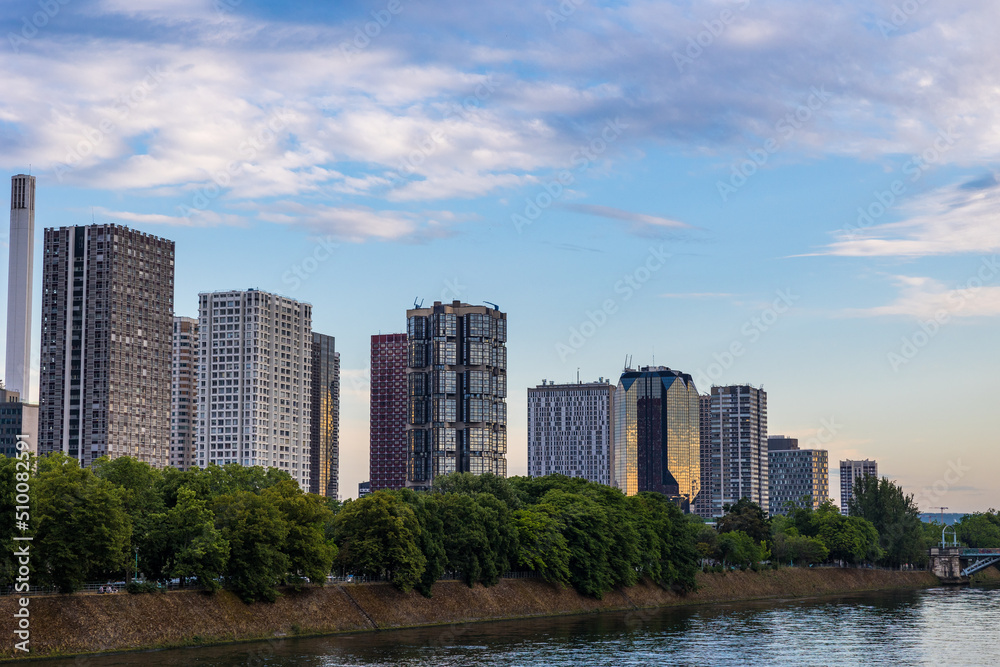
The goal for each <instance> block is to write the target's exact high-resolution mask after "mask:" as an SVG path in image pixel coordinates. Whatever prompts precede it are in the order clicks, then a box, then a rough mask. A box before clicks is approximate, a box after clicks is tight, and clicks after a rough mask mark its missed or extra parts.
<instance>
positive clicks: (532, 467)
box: [528, 378, 615, 484]
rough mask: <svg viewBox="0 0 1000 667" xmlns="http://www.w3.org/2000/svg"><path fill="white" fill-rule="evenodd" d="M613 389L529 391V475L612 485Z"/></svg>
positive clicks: (592, 385)
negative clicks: (580, 479) (562, 476)
mask: <svg viewBox="0 0 1000 667" xmlns="http://www.w3.org/2000/svg"><path fill="white" fill-rule="evenodd" d="M614 393H615V386H614V385H612V384H608V382H606V381H605V380H604V378H599V379H598V381H597V382H588V383H586V384H584V383H580V382H577V383H576V384H555V383H550V382H547V381H546V380H542V384H540V385H538V386H537V387H535V388H534V389H532V388H529V389H528V475H530V476H531V477H542V476H543V475H566V476H567V477H582V478H584V479H586V480H589V481H591V482H597V483H599V484H611V431H612V422H611V406H612V401H613V399H614Z"/></svg>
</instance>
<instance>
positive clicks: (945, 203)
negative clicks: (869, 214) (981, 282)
mask: <svg viewBox="0 0 1000 667" xmlns="http://www.w3.org/2000/svg"><path fill="white" fill-rule="evenodd" d="M877 210H879V209H876V211H877ZM998 211H1000V184H998V183H997V182H996V180H995V179H994V178H993V177H992V176H990V177H988V178H986V179H981V180H979V181H977V182H974V183H966V184H963V185H957V186H956V185H952V186H948V187H945V188H940V189H938V190H934V191H931V192H929V193H927V194H925V195H922V196H920V197H918V198H916V199H915V200H914V201H913V202H912V203H910V204H909V205H906V206H905V207H904V208H903V212H904V215H906V219H905V220H903V221H901V222H894V223H888V224H882V225H875V226H872V227H869V228H866V227H864V225H865V224H866V222H867V220H869V219H870V218H859V220H861V222H860V223H859V224H858V226H856V227H855V228H854V229H849V230H846V231H844V232H841V233H839V234H838V240H837V241H835V242H834V243H832V244H830V245H829V246H828V247H827V248H826V249H825V250H824V251H822V252H820V253H818V254H828V255H841V256H848V257H879V256H906V257H922V256H928V255H954V254H963V253H975V254H983V253H989V252H998V251H1000V213H998Z"/></svg>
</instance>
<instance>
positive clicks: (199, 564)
mask: <svg viewBox="0 0 1000 667" xmlns="http://www.w3.org/2000/svg"><path fill="white" fill-rule="evenodd" d="M15 463H16V462H15V460H14V459H2V458H0V484H2V489H0V543H2V544H3V547H4V549H3V555H2V557H0V585H9V584H11V583H13V582H14V580H15V564H14V561H13V559H11V557H10V555H11V554H12V552H13V541H12V540H13V536H14V535H15V534H18V533H19V531H18V530H17V525H16V524H15V522H14V515H15V514H14V507H15V486H16V480H17V478H16V474H17V473H16V472H15ZM36 464H37V470H36V472H35V474H33V475H32V477H31V480H30V486H31V493H30V496H31V509H30V514H31V526H32V528H33V532H34V542H33V543H32V544H33V557H32V570H33V572H32V583H33V584H35V585H47V586H55V587H57V588H58V589H59V590H60V591H62V592H67V593H69V592H73V591H75V590H79V589H80V587H81V586H82V585H83V584H84V583H86V582H89V581H106V580H109V579H118V578H120V577H121V576H122V575H123V573H124V574H127V573H130V572H131V571H132V570H138V571H140V572H142V573H144V574H145V576H146V577H147V578H148V579H153V580H158V581H164V580H170V579H174V578H180V579H188V578H190V579H194V580H196V581H197V582H198V583H200V584H201V585H202V586H204V587H205V588H208V589H210V590H214V589H216V588H218V587H220V586H224V587H225V588H227V589H230V590H233V591H235V592H236V593H238V594H239V595H240V596H241V597H242V598H243V599H245V600H261V599H262V600H273V599H274V598H275V596H276V594H277V588H278V586H280V585H282V584H285V585H297V584H300V583H303V582H307V581H309V582H314V583H323V582H325V580H326V577H327V575H328V574H329V573H331V571H339V572H341V573H343V574H358V575H365V576H373V577H384V578H387V579H388V580H390V581H392V582H393V583H394V584H395V585H396V586H398V587H399V588H400V589H402V590H409V589H412V588H416V589H417V590H419V591H420V592H422V593H424V594H425V595H430V591H431V586H432V584H433V583H434V582H435V581H437V580H438V579H439V578H440V577H441V576H442V574H443V573H444V572H446V571H448V572H454V573H458V574H459V576H460V577H461V578H462V579H463V580H464V581H465V582H467V583H468V584H469V585H473V584H474V583H477V582H478V583H482V584H484V585H487V586H489V585H493V584H495V583H497V582H498V581H499V579H500V578H501V577H502V576H503V575H504V574H505V573H506V572H508V571H510V570H522V571H533V572H537V573H539V574H540V575H541V576H543V577H545V578H546V579H547V580H549V581H552V582H555V583H558V584H561V585H569V586H573V587H574V588H576V589H577V590H578V591H580V592H581V593H584V594H587V595H592V596H596V597H600V596H601V595H603V594H604V593H606V592H607V591H609V590H611V589H613V588H615V587H618V586H629V585H632V584H634V583H636V582H637V581H638V580H639V579H640V578H641V577H648V578H650V579H652V580H653V581H656V582H659V583H661V584H663V585H664V586H672V587H675V588H676V589H678V590H690V589H691V588H693V586H694V575H695V572H696V571H697V568H698V554H697V552H696V551H695V549H694V541H693V536H692V533H691V531H690V529H689V523H688V521H687V520H686V519H685V517H684V515H683V514H682V513H681V511H680V510H679V509H678V508H677V507H676V506H675V505H674V504H673V503H671V502H669V501H668V500H667V499H666V498H665V497H663V496H660V495H658V494H640V495H638V496H635V497H631V498H627V497H626V496H624V495H623V494H622V493H621V492H619V491H617V490H615V489H612V488H610V487H607V486H603V485H600V484H592V483H588V482H585V481H583V480H579V479H569V478H565V477H547V478H538V479H529V478H514V479H510V480H508V479H504V478H499V477H495V476H492V475H485V476H473V475H469V474H458V475H449V476H446V477H442V478H439V479H438V480H437V481H436V485H435V489H434V492H433V493H415V492H413V491H409V490H402V491H393V492H378V493H375V494H372V495H371V496H368V497H366V498H363V499H361V500H356V501H348V502H347V503H345V504H344V505H343V506H341V505H340V504H339V503H338V502H337V501H335V500H328V499H325V498H322V497H320V496H316V495H311V494H307V493H303V492H302V491H301V490H300V489H299V488H298V486H297V485H296V484H295V482H294V481H293V480H292V479H291V478H290V477H289V475H288V474H286V473H284V472H282V471H278V470H273V469H272V470H267V471H265V470H264V469H262V468H259V467H257V468H251V467H243V466H238V465H227V466H223V467H219V466H209V467H208V468H205V469H193V470H190V471H187V472H180V471H178V470H176V469H173V468H167V469H164V470H158V469H155V468H152V467H151V466H149V465H148V464H145V463H140V462H138V461H136V460H134V459H131V458H129V457H121V458H117V459H114V460H107V459H102V460H100V461H98V462H97V463H96V464H95V466H94V468H93V469H92V470H91V469H81V468H80V467H79V465H78V464H77V462H76V461H75V460H74V459H70V458H68V457H66V456H63V455H61V454H56V455H52V456H47V457H43V458H40V459H38V460H37V462H36Z"/></svg>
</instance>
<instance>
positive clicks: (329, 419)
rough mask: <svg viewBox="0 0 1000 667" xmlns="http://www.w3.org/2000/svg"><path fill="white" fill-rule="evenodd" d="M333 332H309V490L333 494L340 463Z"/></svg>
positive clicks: (337, 365)
mask: <svg viewBox="0 0 1000 667" xmlns="http://www.w3.org/2000/svg"><path fill="white" fill-rule="evenodd" d="M335 343H336V341H335V340H334V338H333V336H327V335H326V334H321V333H316V332H315V331H314V332H312V387H311V390H312V396H311V398H312V410H311V412H312V415H311V417H312V427H311V429H310V431H309V466H310V467H309V491H310V492H311V493H318V494H319V495H321V496H327V497H329V498H336V497H337V494H338V492H339V466H340V355H339V354H338V353H337V351H336V344H335Z"/></svg>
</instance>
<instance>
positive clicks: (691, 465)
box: [611, 366, 701, 512]
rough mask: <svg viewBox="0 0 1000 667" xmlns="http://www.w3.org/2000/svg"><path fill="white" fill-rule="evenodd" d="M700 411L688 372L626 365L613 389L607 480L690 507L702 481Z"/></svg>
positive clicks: (629, 490)
mask: <svg viewBox="0 0 1000 667" xmlns="http://www.w3.org/2000/svg"><path fill="white" fill-rule="evenodd" d="M699 411H700V406H699V398H698V390H697V389H696V388H695V386H694V380H692V379H691V376H690V375H688V374H686V373H681V372H679V371H674V370H671V369H669V368H666V367H663V366H645V367H643V368H640V369H639V370H637V371H636V370H632V369H626V370H625V372H624V373H622V376H621V378H620V379H619V381H618V386H617V387H616V389H615V395H614V411H613V414H612V421H613V423H614V436H613V439H612V449H611V462H612V466H611V470H612V472H611V474H612V477H611V482H612V485H613V486H615V487H617V488H619V489H621V490H622V491H623V492H624V493H625V494H626V495H630V496H631V495H635V494H636V493H639V492H640V491H656V492H658V493H662V494H665V495H667V496H670V498H672V499H673V500H674V501H675V502H677V503H678V504H679V505H680V506H681V507H682V509H684V511H685V512H687V511H690V510H691V504H692V503H693V502H694V500H695V499H696V498H697V496H698V492H699V490H700V487H701V437H700V424H699Z"/></svg>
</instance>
